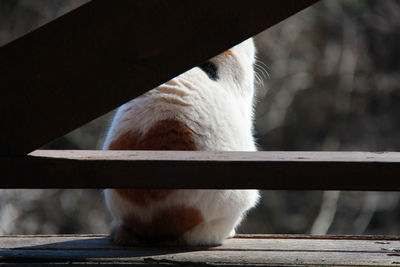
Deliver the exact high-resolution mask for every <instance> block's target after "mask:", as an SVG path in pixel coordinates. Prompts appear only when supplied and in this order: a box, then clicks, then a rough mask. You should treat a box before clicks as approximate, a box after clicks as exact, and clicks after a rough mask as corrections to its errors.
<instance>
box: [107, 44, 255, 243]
mask: <svg viewBox="0 0 400 267" xmlns="http://www.w3.org/2000/svg"><path fill="white" fill-rule="evenodd" d="M254 58H255V48H254V44H253V40H252V39H249V40H247V41H245V42H243V43H241V44H239V45H237V46H235V47H233V48H232V49H230V50H228V51H226V52H225V53H222V54H221V55H218V56H216V57H214V58H212V59H211V60H210V61H211V62H212V63H214V64H215V65H216V66H217V71H218V79H217V80H216V81H214V80H211V79H210V78H209V77H208V76H207V74H206V73H204V72H203V71H202V70H201V69H200V68H198V67H195V68H193V69H191V70H189V71H187V72H185V73H183V74H181V75H180V76H178V77H176V78H174V79H172V80H170V81H168V82H166V83H165V84H162V85H161V86H159V87H157V88H155V89H153V90H151V91H149V92H147V93H146V94H144V95H142V96H140V97H138V98H136V99H134V100H132V101H130V102H128V103H126V104H124V105H123V106H121V107H120V108H119V109H118V111H117V113H116V115H115V118H114V120H113V122H112V126H111V128H110V130H109V132H108V135H107V138H106V141H105V143H104V149H109V147H110V144H112V143H113V142H114V143H115V142H118V138H119V137H121V136H122V135H124V134H125V133H127V132H133V133H135V134H136V135H138V136H145V135H146V133H147V132H148V131H149V129H152V127H153V128H154V126H155V125H157V123H159V122H160V121H165V120H171V119H172V120H175V121H179V122H182V123H183V124H184V125H186V127H187V129H189V131H190V132H191V134H192V136H191V137H192V139H193V141H194V143H195V147H196V149H197V150H208V151H255V150H256V145H255V141H254V138H253V133H252V131H253V102H254V101H253V98H254V70H253V65H254ZM166 142H168V140H166ZM128 149H129V148H128ZM139 178H140V177H135V176H132V179H139ZM168 178H169V177H165V179H168ZM188 179H190V177H188ZM105 200H106V204H107V207H108V209H109V211H110V213H111V215H112V217H113V218H114V220H115V225H116V227H118V226H119V225H120V224H124V223H125V224H126V222H125V221H124V218H127V217H132V216H133V217H135V218H136V219H137V220H140V222H142V223H144V224H146V223H149V224H150V223H151V221H152V219H153V218H154V216H155V214H157V213H159V212H160V211H162V210H164V209H168V208H171V207H175V206H185V207H189V208H192V209H196V210H198V211H199V212H200V213H201V217H202V221H201V222H199V224H197V225H196V226H195V227H193V228H192V229H190V230H189V231H186V232H185V233H184V234H183V235H182V237H181V244H185V245H216V244H220V243H221V242H223V240H224V239H226V238H228V237H230V236H232V235H234V233H235V228H236V227H237V225H238V224H239V223H240V222H241V220H242V219H243V217H244V215H245V213H246V211H247V210H248V209H250V208H251V207H253V206H254V205H255V204H256V202H257V200H258V192H257V191H256V190H175V191H173V192H172V193H171V194H169V195H168V196H166V197H165V198H163V199H161V200H154V201H152V202H150V203H147V204H146V205H139V204H135V203H133V202H132V201H128V200H127V199H125V198H123V197H121V195H120V194H118V192H117V191H115V190H113V189H107V190H106V191H105ZM149 227H150V226H149ZM119 238H125V237H119ZM128 238H129V237H128ZM117 239H118V238H117ZM125 241H126V242H125ZM116 242H117V243H121V244H126V243H128V244H129V243H133V244H134V243H135V242H129V240H116Z"/></svg>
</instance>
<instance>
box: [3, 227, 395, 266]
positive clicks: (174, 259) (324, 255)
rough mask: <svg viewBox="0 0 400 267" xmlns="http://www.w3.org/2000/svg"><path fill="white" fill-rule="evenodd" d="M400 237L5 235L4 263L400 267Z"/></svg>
mask: <svg viewBox="0 0 400 267" xmlns="http://www.w3.org/2000/svg"><path fill="white" fill-rule="evenodd" d="M399 251H400V239H399V238H397V239H395V238H393V237H389V238H387V239H385V238H384V237H381V238H373V237H363V236H348V237H347V238H346V237H345V236H340V237H335V236H324V237H323V238H321V237H314V236H293V235H292V236H285V235H258V236H257V238H255V237H254V236H243V235H242V236H240V238H232V239H229V240H227V241H226V242H224V244H222V245H221V246H215V247H194V248H183V247H181V248H174V247H172V248H165V247H164V248H162V247H161V248H160V247H158V248H155V247H135V248H126V247H117V246H115V245H113V244H112V243H111V242H110V241H109V240H108V237H107V236H105V235H70V236H68V235H64V236H23V237H21V236H3V237H0V263H7V262H8V263H10V262H13V263H29V262H36V263H38V262H40V263H60V262H68V263H88V264H98V263H132V264H143V265H152V264H161V265H162V264H165V265H183V264H185V265H199V264H211V265H218V266H219V265H226V264H228V265H261V266H265V265H283V264H284V265H309V264H312V265H321V266H331V265H336V266H337V265H341V266H351V265H353V266H396V265H399V264H400V262H399V261H398V260H397V259H398V257H399V256H400V252H399Z"/></svg>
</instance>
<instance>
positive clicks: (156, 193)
mask: <svg viewBox="0 0 400 267" xmlns="http://www.w3.org/2000/svg"><path fill="white" fill-rule="evenodd" d="M108 149H110V150H196V145H195V143H194V140H193V136H192V131H191V130H190V129H189V128H188V127H187V126H186V125H185V124H184V123H182V122H180V121H177V120H173V119H167V120H163V121H159V122H157V123H156V124H154V125H153V126H152V127H151V128H150V129H149V131H148V132H147V133H146V134H144V135H143V136H141V135H140V134H138V133H136V132H133V131H129V132H125V133H123V134H121V136H119V137H118V138H117V139H116V140H114V141H113V142H111V143H110V145H109V147H108ZM115 191H116V192H117V193H118V194H119V195H120V196H121V197H122V198H124V199H126V200H127V201H129V202H131V203H133V204H136V205H141V206H146V205H147V204H148V203H150V202H152V201H162V200H163V199H165V198H167V197H168V196H169V195H170V194H171V193H173V192H174V191H175V190H142V189H115Z"/></svg>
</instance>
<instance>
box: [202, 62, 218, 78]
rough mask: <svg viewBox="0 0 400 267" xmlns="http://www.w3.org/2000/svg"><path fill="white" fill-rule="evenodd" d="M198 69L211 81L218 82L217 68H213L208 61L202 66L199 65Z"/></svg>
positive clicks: (213, 65) (212, 64)
mask: <svg viewBox="0 0 400 267" xmlns="http://www.w3.org/2000/svg"><path fill="white" fill-rule="evenodd" d="M199 68H200V69H201V70H202V71H204V72H205V73H206V74H207V76H208V77H209V78H210V79H211V80H213V81H216V80H218V78H219V77H218V68H217V66H215V64H214V63H212V62H210V61H206V62H204V63H202V64H200V65H199Z"/></svg>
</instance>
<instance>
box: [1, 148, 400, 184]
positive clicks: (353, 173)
mask: <svg viewBox="0 0 400 267" xmlns="http://www.w3.org/2000/svg"><path fill="white" fill-rule="evenodd" d="M0 168H1V171H2V173H1V177H2V179H0V187H1V188H106V187H128V188H129V187H132V188H203V189H214V188H215V189H240V188H242V189H243V188H247V189H251V188H258V189H293V190H388V191H394V190H400V179H399V177H400V153H383V154H382V153H365V152H202V151H195V152H187V151H185V152H184V151H82V150H77V151H61V150H53V151H52V150H41V151H35V152H34V153H32V154H31V155H29V156H22V157H3V158H0Z"/></svg>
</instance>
